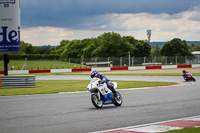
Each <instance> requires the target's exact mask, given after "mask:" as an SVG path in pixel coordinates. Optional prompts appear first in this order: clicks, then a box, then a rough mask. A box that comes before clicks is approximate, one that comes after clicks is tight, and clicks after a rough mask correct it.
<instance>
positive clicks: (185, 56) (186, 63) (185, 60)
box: [185, 56, 187, 64]
mask: <svg viewBox="0 0 200 133" xmlns="http://www.w3.org/2000/svg"><path fill="white" fill-rule="evenodd" d="M185 64H187V56H185Z"/></svg>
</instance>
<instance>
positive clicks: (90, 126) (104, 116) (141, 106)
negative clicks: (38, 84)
mask: <svg viewBox="0 0 200 133" xmlns="http://www.w3.org/2000/svg"><path fill="white" fill-rule="evenodd" d="M108 78H110V79H111V80H136V81H139V80H140V81H141V80H143V81H170V82H172V81H174V82H178V83H180V85H179V86H170V87H155V88H142V89H130V90H119V92H120V93H121V95H122V97H123V104H122V106H121V107H115V106H114V105H106V106H103V108H102V109H96V108H95V107H94V106H93V105H92V102H91V100H90V93H89V92H76V93H60V94H41V95H21V96H0V132H1V133H55V132H56V133H87V132H94V131H101V130H108V129H114V128H121V127H127V126H135V125H141V124H147V123H154V122H159V121H166V120H172V119H179V118H184V117H191V116H197V115H200V87H199V86H200V77H198V76H196V77H195V78H196V80H197V81H196V82H185V81H184V80H183V78H182V77H181V76H108ZM36 79H37V80H62V79H74V80H76V79H79V80H80V79H86V80H87V79H88V80H89V79H90V78H89V76H84V75H82V76H73V75H61V76H60V75H51V76H37V77H36ZM58 86H59V85H58ZM83 87H85V88H86V86H83Z"/></svg>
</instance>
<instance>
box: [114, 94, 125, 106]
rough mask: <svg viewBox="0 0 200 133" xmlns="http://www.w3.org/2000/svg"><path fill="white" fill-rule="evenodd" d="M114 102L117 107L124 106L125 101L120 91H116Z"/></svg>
mask: <svg viewBox="0 0 200 133" xmlns="http://www.w3.org/2000/svg"><path fill="white" fill-rule="evenodd" d="M114 101H115V103H114V105H115V106H121V105H122V102H123V99H122V96H121V94H120V93H119V92H118V91H116V96H115V98H114Z"/></svg>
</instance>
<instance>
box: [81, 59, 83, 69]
mask: <svg viewBox="0 0 200 133" xmlns="http://www.w3.org/2000/svg"><path fill="white" fill-rule="evenodd" d="M83 62H84V58H82V63H81V64H82V68H83Z"/></svg>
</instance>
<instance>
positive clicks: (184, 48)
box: [160, 38, 192, 56]
mask: <svg viewBox="0 0 200 133" xmlns="http://www.w3.org/2000/svg"><path fill="white" fill-rule="evenodd" d="M160 53H161V54H162V55H163V56H192V53H191V52H190V51H189V47H188V45H187V43H186V41H185V40H181V39H179V38H174V39H172V40H171V41H169V42H166V43H165V44H164V46H163V47H162V49H161V52H160Z"/></svg>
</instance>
